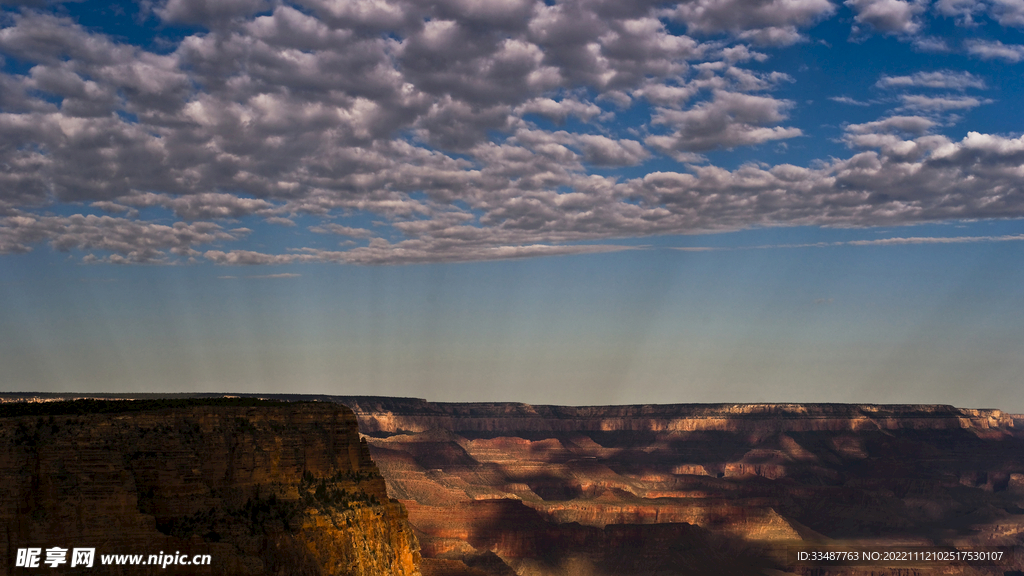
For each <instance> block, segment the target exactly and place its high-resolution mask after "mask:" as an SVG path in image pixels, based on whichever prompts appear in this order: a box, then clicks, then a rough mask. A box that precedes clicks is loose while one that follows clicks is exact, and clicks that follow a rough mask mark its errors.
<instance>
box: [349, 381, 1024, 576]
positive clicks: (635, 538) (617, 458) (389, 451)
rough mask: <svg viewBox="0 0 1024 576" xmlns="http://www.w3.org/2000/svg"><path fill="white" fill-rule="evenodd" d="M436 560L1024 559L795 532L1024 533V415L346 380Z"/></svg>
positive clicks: (594, 571) (606, 569)
mask: <svg viewBox="0 0 1024 576" xmlns="http://www.w3.org/2000/svg"><path fill="white" fill-rule="evenodd" d="M334 399H335V400H337V401H340V402H343V403H345V404H346V405H348V406H350V407H351V408H353V410H354V411H355V412H356V415H357V417H358V418H359V422H360V430H361V431H362V432H363V434H364V435H365V437H366V438H367V439H368V441H369V443H370V449H371V453H372V454H373V457H374V459H375V461H376V462H377V463H378V465H379V466H380V467H381V471H382V473H383V474H384V476H385V478H386V479H387V483H388V489H389V492H390V493H391V495H392V496H393V497H397V498H398V499H400V500H401V501H402V502H404V503H405V504H406V505H407V507H408V509H409V514H410V521H411V523H412V525H413V527H414V528H415V529H416V531H417V534H418V537H419V539H420V542H421V544H422V546H423V554H424V556H425V558H426V559H425V564H424V573H425V574H428V573H429V574H452V575H454V574H476V575H483V574H501V575H505V576H507V575H509V574H519V575H521V576H525V575H531V576H570V575H572V576H613V575H614V576H629V575H636V576H640V575H646V574H666V575H667V574H786V573H789V574H804V575H808V576H809V575H811V574H813V575H816V576H824V575H828V574H836V575H838V574H845V575H853V574H858V575H868V574H872V575H889V574H891V575H895V574H901V575H912V574H985V575H999V576H1003V575H1004V574H1012V575H1016V574H1018V572H1017V571H1018V570H1021V569H1022V568H1024V565H1022V563H1021V559H1020V558H1019V557H1018V555H1017V554H1010V555H1008V556H1007V557H1006V560H1005V561H1003V562H1002V563H1001V564H1000V565H994V566H979V565H965V564H963V563H947V564H944V565H941V566H937V565H931V566H928V565H915V564H899V563H896V564H889V565H885V564H877V563H876V565H872V566H856V567H851V566H847V567H835V566H831V567H829V566H823V565H817V566H812V565H809V564H803V565H801V564H796V563H793V562H792V561H791V559H790V558H789V557H788V556H787V554H789V553H790V552H791V547H799V546H807V545H815V546H942V547H945V548H946V549H961V550H963V549H978V547H982V546H1020V545H1021V544H1024V430H1022V428H1024V420H1022V419H1021V417H1020V416H1015V415H1010V414H1005V413H1002V412H1000V411H998V410H967V409H959V408H954V407H951V406H874V405H832V404H808V405H799V404H784V405H780V404H754V405H659V406H598V407H559V406H530V405H525V404H513V403H494V404H488V403H480V404H468V403H460V404H454V403H432V402H426V401H423V400H418V399H396V398H370V397H335V398H334Z"/></svg>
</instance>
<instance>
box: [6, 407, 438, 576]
mask: <svg viewBox="0 0 1024 576" xmlns="http://www.w3.org/2000/svg"><path fill="white" fill-rule="evenodd" d="M232 404H234V405H232ZM4 409H5V410H6V412H0V415H5V416H6V417H0V478H2V479H3V483H4V486H3V489H2V490H0V572H2V573H4V574H17V573H26V574H27V573H29V571H30V570H26V569H24V568H17V567H15V563H16V555H17V551H18V549H25V548H33V547H34V548H40V549H42V550H43V553H42V558H41V560H42V561H45V559H46V553H45V550H47V549H50V548H53V547H59V548H63V549H69V550H70V549H73V548H95V549H96V556H95V559H94V566H93V568H92V569H90V570H89V573H90V574H148V573H152V572H153V571H154V570H155V569H156V568H155V567H154V566H152V565H149V566H145V563H146V562H147V561H148V560H149V555H159V554H164V558H166V556H167V555H175V557H178V556H179V555H180V556H187V557H188V558H190V559H191V558H192V557H194V556H196V555H209V556H210V564H209V565H208V566H194V565H193V566H187V567H186V566H180V565H171V566H168V567H167V568H166V570H167V571H171V572H177V573H179V574H211V575H212V574H217V575H238V576H241V575H247V576H248V575H253V576H255V575H287V576H327V575H339V576H341V575H344V576H378V575H380V576H383V575H388V576H392V575H399V576H413V575H416V574H418V573H419V571H418V563H419V551H418V544H417V542H416V538H415V536H414V535H413V533H412V531H411V529H410V527H409V525H408V522H407V517H406V512H405V509H404V508H403V506H402V505H401V504H400V503H398V502H397V501H394V500H390V499H389V498H388V496H387V491H386V488H385V483H384V480H383V478H382V477H381V475H380V472H379V471H378V469H377V467H376V466H375V465H374V463H373V461H372V460H371V459H370V455H369V452H368V450H367V445H366V443H365V442H361V441H360V439H359V434H358V429H357V422H356V419H355V417H354V416H353V414H352V412H351V411H350V410H349V409H347V408H346V407H344V406H342V405H339V404H331V403H278V402H261V401H253V400H191V401H185V400H177V401H169V402H168V401H139V402H98V401H78V402H60V403H48V404H46V405H36V406H35V407H33V406H21V407H16V406H13V405H6V406H4ZM26 411H28V412H32V411H34V412H36V413H35V414H32V415H22V416H12V415H11V414H16V413H18V412H22V413H23V412H26ZM109 555H127V556H130V555H142V556H143V557H142V559H141V561H142V563H143V564H144V566H124V565H122V566H116V565H104V564H103V562H102V559H103V557H104V556H109ZM70 560H71V558H70V553H69V555H68V557H67V563H65V564H63V565H58V566H57V567H56V568H49V567H48V566H46V565H44V564H43V563H42V562H41V563H40V566H42V567H43V568H45V570H46V573H47V574H62V573H79V572H81V569H79V568H75V569H72V568H71V567H70ZM156 570H158V571H159V569H156Z"/></svg>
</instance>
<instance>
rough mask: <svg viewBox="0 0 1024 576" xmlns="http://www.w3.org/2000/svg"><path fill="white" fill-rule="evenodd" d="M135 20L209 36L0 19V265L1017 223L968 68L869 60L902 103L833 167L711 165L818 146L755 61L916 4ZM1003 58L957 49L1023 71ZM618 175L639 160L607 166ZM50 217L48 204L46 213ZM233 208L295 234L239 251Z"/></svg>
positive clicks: (419, 7) (1016, 171) (201, 9)
mask: <svg viewBox="0 0 1024 576" xmlns="http://www.w3.org/2000/svg"><path fill="white" fill-rule="evenodd" d="M151 8H152V11H151V12H150V13H148V17H149V18H151V19H154V20H155V21H156V23H157V24H159V25H160V26H172V27H173V26H177V25H187V26H191V27H192V28H193V29H195V30H198V31H195V32H192V33H189V34H186V35H184V36H183V37H182V38H180V39H178V40H176V41H174V42H173V43H172V44H171V45H166V44H165V45H162V46H160V47H156V46H154V47H149V48H147V47H144V46H143V45H141V44H140V45H135V44H132V43H130V42H128V41H126V40H124V39H117V38H115V37H114V36H112V35H107V34H104V33H102V32H101V31H97V30H94V29H89V28H86V27H84V26H82V25H80V24H79V23H77V22H75V21H74V20H72V19H71V18H69V17H66V16H61V15H58V14H55V13H49V12H46V11H40V10H35V9H23V10H17V11H8V12H5V13H4V15H3V18H4V20H3V27H2V28H0V54H2V55H3V57H4V58H5V59H6V60H4V64H5V65H4V68H3V72H2V74H0V166H3V170H2V172H0V253H8V254H11V253H23V252H28V251H31V250H33V249H35V248H36V247H37V246H40V245H45V244H48V245H49V246H50V247H51V249H53V250H57V251H75V252H76V253H81V255H82V258H83V259H84V260H85V261H105V262H112V263H141V262H149V263H174V262H182V261H188V260H195V261H209V262H213V263H216V264H275V263H276V264H281V263H296V262H340V263H356V264H379V263H411V262H437V261H469V260H487V259H504V258H522V257H532V256H542V255H558V254H578V253H588V252H600V251H608V250H619V249H624V248H623V247H622V246H617V245H615V244H614V243H609V242H607V241H608V240H611V239H620V238H634V237H643V236H650V235H656V234H688V233H696V232H706V231H720V230H735V229H742V228H745V227H751V226H765V225H772V226H776V225H818V226H874V225H882V224H886V225H890V224H908V223H916V222H923V221H935V220H944V219H957V218H989V217H993V218H995V217H1020V216H1024V203H1022V190H1021V189H1022V184H1021V183H1022V182H1024V172H1022V162H1024V141H1022V140H1021V138H1018V137H1015V136H1014V135H1011V134H1002V135H995V134H985V133H981V132H970V133H969V134H968V135H967V136H966V137H963V138H951V137H949V136H946V135H943V134H942V133H941V130H940V128H941V127H942V126H946V125H950V123H952V122H955V121H956V119H957V118H958V116H956V115H957V114H963V113H965V112H966V111H969V110H971V109H974V108H977V107H980V106H984V105H987V104H991V103H992V102H994V100H992V99H990V98H986V97H984V96H983V95H982V93H981V92H979V91H984V90H986V89H987V88H988V85H987V83H986V80H985V79H984V78H982V77H981V76H978V75H976V74H973V73H970V72H962V71H954V70H948V69H941V70H926V71H919V72H915V73H910V74H906V75H899V76H889V75H881V76H880V77H879V78H878V80H877V83H876V84H875V89H876V90H878V91H879V92H880V93H885V94H886V96H885V98H889V101H891V102H892V103H893V104H892V106H891V107H890V109H889V111H887V112H886V113H884V115H883V116H881V117H879V118H878V119H877V120H874V121H871V122H866V123H864V122H862V123H859V124H850V125H845V126H844V127H843V128H842V134H841V136H840V137H839V140H840V141H842V142H843V143H844V144H845V145H846V146H848V148H849V152H848V154H847V155H846V157H842V158H835V157H833V158H829V159H823V160H820V161H818V162H816V163H814V164H812V165H811V166H810V167H801V166H796V165H791V164H786V163H780V164H777V165H774V166H772V165H769V164H764V163H760V162H751V163H747V164H743V165H741V166H739V167H734V168H732V169H727V168H723V167H720V166H716V165H715V164H714V163H712V162H710V161H709V160H708V155H710V154H714V153H726V152H728V151H735V150H737V149H743V148H749V147H752V146H763V145H773V146H778V145H785V144H786V143H790V142H791V143H800V142H802V141H806V139H807V138H808V137H809V136H808V134H807V133H806V131H805V129H803V128H801V127H798V126H796V125H794V122H793V120H792V117H793V115H794V112H795V111H796V110H797V109H798V107H799V106H800V105H801V103H800V102H798V101H796V100H794V99H791V98H785V97H781V96H779V95H778V92H779V91H780V90H781V89H782V88H783V87H786V86H789V85H791V84H793V83H794V82H796V79H795V78H794V77H793V76H791V75H789V74H786V73H782V72H779V71H771V69H770V55H769V54H768V53H766V52H764V51H765V50H769V51H770V50H772V49H773V47H778V46H787V45H792V44H794V43H800V42H806V41H808V40H809V37H808V36H807V30H808V29H809V28H811V27H812V26H814V25H815V24H817V23H819V22H821V21H822V20H823V19H827V18H831V17H834V16H835V15H836V14H837V13H838V12H839V11H840V10H849V11H851V13H852V14H853V16H854V20H855V21H856V23H857V26H860V27H861V28H862V30H861V32H860V33H870V32H871V31H874V32H877V33H879V34H889V35H895V36H898V37H900V38H903V39H912V37H915V35H916V36H917V37H918V39H920V38H922V36H921V34H923V26H924V24H922V22H923V20H922V19H923V18H925V17H926V16H927V14H929V12H928V10H929V8H928V7H927V5H926V4H924V3H915V2H903V1H901V0H884V1H881V0H880V1H874V0H863V1H862V0H848V1H847V2H846V3H845V4H844V5H842V6H840V5H839V4H834V3H831V2H829V1H827V0H800V1H793V2H776V1H774V0H772V1H763V0H709V1H703V0H701V1H699V2H687V3H682V4H678V5H675V6H666V5H664V4H663V3H660V2H657V3H656V2H629V3H611V2H604V1H601V0H574V1H567V2H557V3H545V2H532V1H526V0H501V1H489V2H475V1H470V0H437V1H434V2H419V1H406V0H373V1H370V0H357V1H353V2H348V3H331V2H321V1H319V0H304V1H302V2H296V3H293V4H288V3H283V2H275V3H268V2H264V1H262V0H231V1H226V2H208V1H205V0H168V1H166V2H162V3H158V4H155V5H153V6H152V7H151ZM933 10H935V11H937V12H935V13H936V14H939V15H940V16H943V17H955V18H958V19H959V20H958V22H959V23H960V24H961V25H963V26H968V25H969V23H970V22H974V21H975V20H977V19H978V18H982V17H990V18H992V19H994V20H995V21H997V22H998V23H999V24H1000V25H1003V26H1011V27H1019V26H1024V20H1020V21H1019V22H1018V20H1019V19H1018V16H1019V15H1018V14H1017V13H1016V12H1014V10H1016V8H1015V6H1014V5H1012V4H1009V3H1005V2H992V3H977V4H970V5H968V4H965V3H963V2H940V3H938V4H936V5H935V7H934V8H933ZM986 15H988V16H986ZM865 31H867V32H865ZM158 48H159V49H158ZM1018 48H1020V47H1019V46H1015V45H1010V44H1002V43H1000V42H998V41H990V40H976V41H971V42H968V43H966V44H965V45H964V48H963V49H964V51H965V52H966V53H968V54H969V55H972V56H975V57H977V58H982V59H998V60H1000V61H1004V62H1009V63H1012V62H1017V61H1019V60H1022V59H1024V52H1020V51H1019V50H1017V49H1018ZM1015 51H1016V52H1015ZM1018 52H1020V53H1018ZM1015 54H1016V55H1015ZM15 62H16V63H17V65H14V64H12V63H15ZM8 64H10V65H8ZM833 100H835V101H837V102H847V103H853V104H863V105H865V106H866V105H868V104H867V103H862V102H860V101H858V100H856V99H853V98H849V97H846V96H835V97H833ZM652 162H659V164H658V166H659V168H657V169H645V168H644V166H645V165H648V163H652ZM665 162H671V163H672V164H671V165H672V166H675V170H666V169H665V168H664V166H665V165H666V164H665ZM626 168H631V169H634V170H639V174H640V175H637V173H636V172H617V171H616V170H621V169H626ZM57 206H60V207H63V208H64V209H63V210H61V211H60V213H61V214H65V215H59V214H53V213H51V212H48V210H50V209H52V208H54V207H57ZM70 207H73V208H74V210H77V211H79V212H81V213H78V214H70V215H67V212H68V208H70ZM239 219H255V220H254V221H262V223H266V224H268V225H271V226H283V227H286V228H291V229H298V230H297V231H300V232H301V233H302V234H299V235H296V237H297V238H300V239H305V240H307V241H308V242H301V241H300V242H299V244H296V245H293V246H290V247H287V248H286V249H284V251H272V250H266V249H256V246H254V245H250V244H249V243H248V242H247V241H248V239H250V238H253V236H254V234H255V233H254V231H253V230H252V229H250V228H252V226H251V225H250V224H248V222H249V220H247V221H246V222H247V224H246V226H249V227H246V226H242V225H240V224H239V223H238V220H239ZM310 219H315V220H316V222H317V223H315V224H312V225H308V224H302V225H301V226H299V225H297V223H298V222H308V221H309V220H310ZM313 238H316V239H317V242H313V241H312V239H313ZM324 241H328V242H336V245H332V246H331V247H330V248H324V246H323V242H324Z"/></svg>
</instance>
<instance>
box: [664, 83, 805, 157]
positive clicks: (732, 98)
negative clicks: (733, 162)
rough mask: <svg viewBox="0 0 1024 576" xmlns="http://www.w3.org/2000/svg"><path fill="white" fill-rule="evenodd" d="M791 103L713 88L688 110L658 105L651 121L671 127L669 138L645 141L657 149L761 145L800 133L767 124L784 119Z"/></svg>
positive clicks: (696, 149) (707, 148) (690, 150)
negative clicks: (710, 96) (707, 97)
mask: <svg viewBox="0 0 1024 576" xmlns="http://www.w3.org/2000/svg"><path fill="white" fill-rule="evenodd" d="M791 105H792V104H791V103H790V102H788V101H785V100H776V99H775V98H772V97H769V96H755V95H751V94H738V93H735V92H725V91H722V90H716V91H715V92H714V97H713V99H712V100H710V101H708V102H702V103H700V104H697V105H695V106H693V107H692V108H690V109H689V110H685V111H682V110H671V109H667V108H658V109H657V111H656V113H655V114H654V117H653V119H652V122H653V123H654V124H664V125H668V126H671V127H672V128H674V129H675V132H674V133H673V134H672V135H671V136H669V137H657V136H651V137H648V138H647V144H648V145H649V146H652V147H654V148H658V149H660V150H681V151H688V152H704V151H707V150H713V149H715V148H734V147H736V146H744V145H752V144H761V143H763V142H768V141H771V140H781V139H785V138H793V137H796V136H800V135H801V134H802V132H801V131H800V129H799V128H783V127H779V126H774V127H768V126H767V125H768V124H776V123H779V122H781V121H783V120H785V119H786V115H785V113H784V111H785V110H786V109H787V108H789V107H790V106H791Z"/></svg>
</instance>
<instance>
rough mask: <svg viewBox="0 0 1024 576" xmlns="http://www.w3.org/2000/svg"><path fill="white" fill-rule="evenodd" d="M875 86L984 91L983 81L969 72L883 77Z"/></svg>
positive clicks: (941, 71) (923, 73) (945, 71)
mask: <svg viewBox="0 0 1024 576" xmlns="http://www.w3.org/2000/svg"><path fill="white" fill-rule="evenodd" d="M875 86H877V87H879V88H944V89H948V90H965V89H967V88H979V89H984V88H985V80H984V79H982V78H980V77H978V76H976V75H974V74H971V73H970V72H956V71H953V70H937V71H934V72H916V73H914V74H911V75H910V76H885V75H883V76H882V77H881V78H879V79H878V82H876V83H875Z"/></svg>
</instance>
